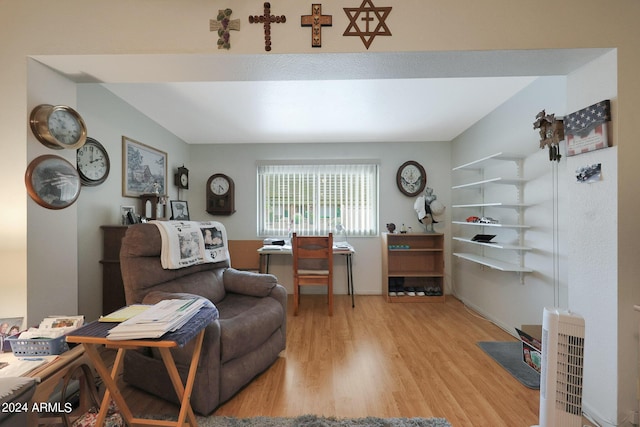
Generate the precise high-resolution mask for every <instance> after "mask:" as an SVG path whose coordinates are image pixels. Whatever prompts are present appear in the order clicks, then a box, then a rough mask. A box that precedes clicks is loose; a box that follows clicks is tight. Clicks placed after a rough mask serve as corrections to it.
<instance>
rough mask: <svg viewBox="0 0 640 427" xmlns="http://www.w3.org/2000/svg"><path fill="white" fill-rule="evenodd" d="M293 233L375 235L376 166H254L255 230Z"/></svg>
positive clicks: (376, 224) (376, 223)
mask: <svg viewBox="0 0 640 427" xmlns="http://www.w3.org/2000/svg"><path fill="white" fill-rule="evenodd" d="M341 230H344V231H341ZM292 232H295V233H298V234H302V235H325V234H328V233H330V232H331V233H334V234H337V233H346V235H348V236H375V235H377V234H378V164H376V163H362V164H331V165H324V164H299V165H293V164H264V165H258V234H259V235H260V236H283V235H288V234H290V233H292Z"/></svg>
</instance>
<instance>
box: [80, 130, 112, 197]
mask: <svg viewBox="0 0 640 427" xmlns="http://www.w3.org/2000/svg"><path fill="white" fill-rule="evenodd" d="M76 165H77V167H78V174H79V175H80V182H82V185H87V186H94V185H99V184H102V183H103V182H104V181H105V180H106V179H107V177H108V176H109V169H110V168H111V164H110V162H109V154H108V153H107V150H106V149H105V148H104V146H103V145H102V144H100V143H99V142H98V141H96V140H95V139H93V138H89V137H87V142H85V144H84V145H83V146H82V147H80V148H78V151H77V152H76Z"/></svg>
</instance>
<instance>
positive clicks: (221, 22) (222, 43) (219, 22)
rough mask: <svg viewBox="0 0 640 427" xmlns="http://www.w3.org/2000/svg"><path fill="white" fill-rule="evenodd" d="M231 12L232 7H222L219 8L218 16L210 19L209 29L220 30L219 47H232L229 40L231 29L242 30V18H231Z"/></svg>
mask: <svg viewBox="0 0 640 427" xmlns="http://www.w3.org/2000/svg"><path fill="white" fill-rule="evenodd" d="M231 13H232V11H231V9H224V10H222V9H220V10H218V17H217V18H216V19H210V20H209V30H210V31H217V32H218V49H229V48H230V47H231V42H230V41H229V38H230V37H231V35H230V34H229V31H230V30H236V31H240V20H239V19H234V20H233V21H232V20H230V19H229V17H230V16H231Z"/></svg>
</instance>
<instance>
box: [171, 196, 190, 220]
mask: <svg viewBox="0 0 640 427" xmlns="http://www.w3.org/2000/svg"><path fill="white" fill-rule="evenodd" d="M171 219H173V220H175V221H189V204H188V203H187V202H186V201H184V200H171Z"/></svg>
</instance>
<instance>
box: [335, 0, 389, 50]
mask: <svg viewBox="0 0 640 427" xmlns="http://www.w3.org/2000/svg"><path fill="white" fill-rule="evenodd" d="M343 9H344V12H345V13H346V14H347V16H348V17H349V26H348V27H347V29H346V30H345V32H344V34H343V36H358V37H360V39H361V40H362V43H364V46H365V47H366V48H367V49H369V46H371V43H372V42H373V39H374V38H375V37H376V36H390V35H391V31H390V30H389V27H388V26H387V24H386V20H387V18H388V17H389V14H390V13H391V7H390V6H389V7H375V6H374V5H373V2H372V1H371V0H363V1H362V4H361V5H360V7H345V8H343ZM360 15H363V17H362V18H361V17H360ZM358 20H360V21H362V22H363V23H364V30H363V29H361V28H360V26H359V25H358ZM372 27H373V28H372Z"/></svg>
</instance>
